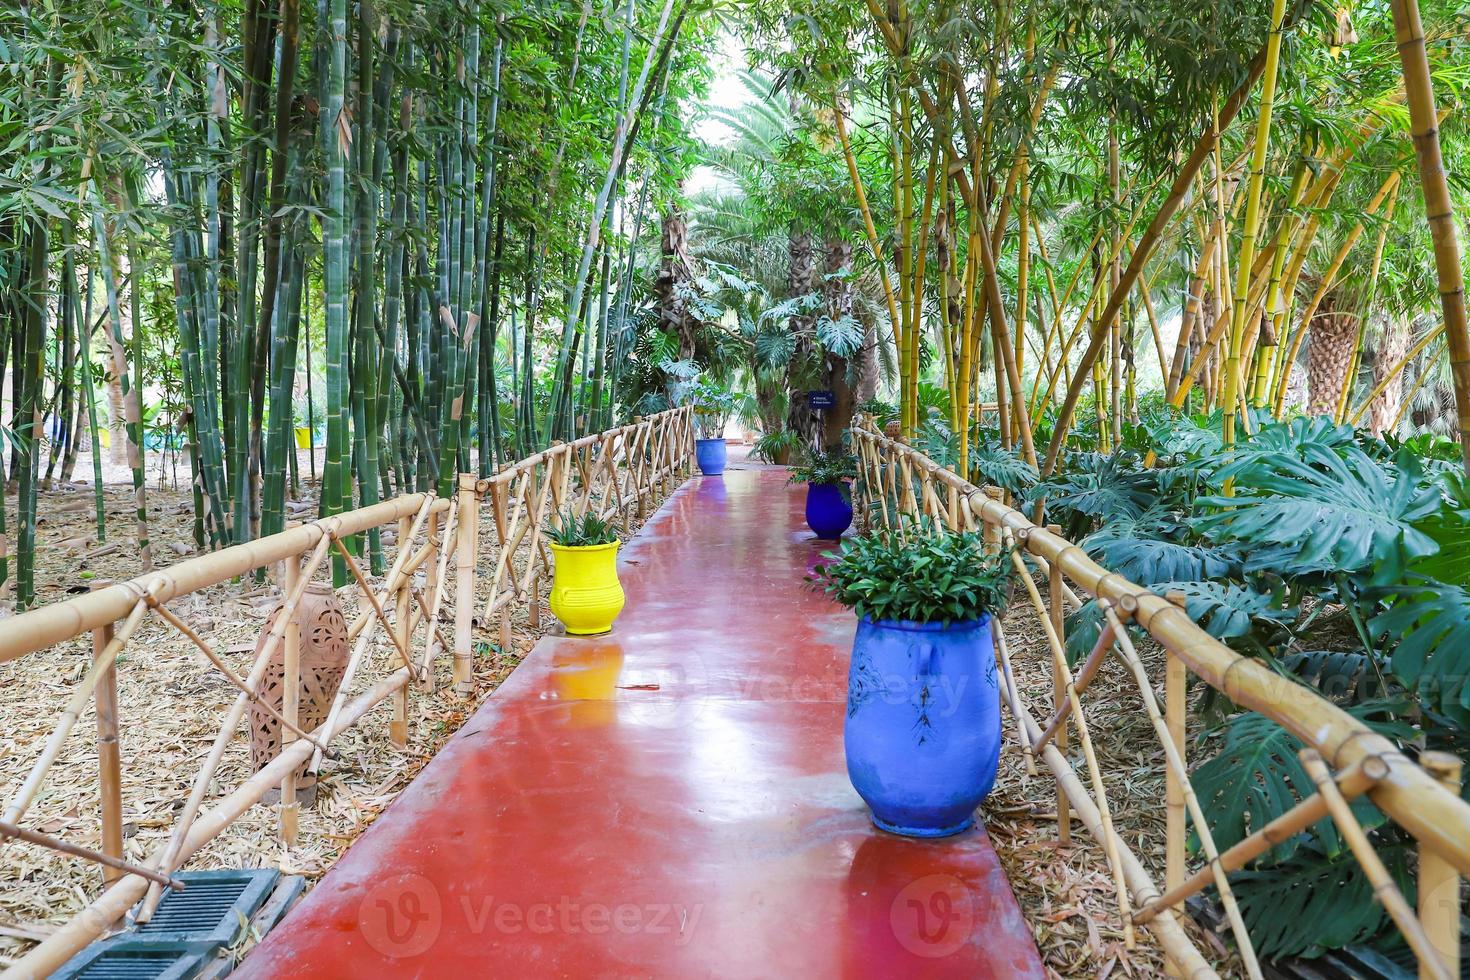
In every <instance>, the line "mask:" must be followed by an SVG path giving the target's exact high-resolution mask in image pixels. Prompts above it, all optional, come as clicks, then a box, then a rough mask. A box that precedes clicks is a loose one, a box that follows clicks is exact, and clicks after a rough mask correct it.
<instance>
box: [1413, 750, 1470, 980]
mask: <svg viewBox="0 0 1470 980" xmlns="http://www.w3.org/2000/svg"><path fill="white" fill-rule="evenodd" d="M1419 765H1421V766H1423V767H1424V769H1425V771H1427V772H1428V773H1429V774H1430V775H1431V776H1433V777H1434V778H1435V779H1437V780H1439V782H1440V785H1442V786H1443V787H1444V788H1445V789H1447V790H1449V791H1450V792H1451V793H1454V794H1455V795H1456V796H1459V795H1460V774H1461V770H1462V763H1461V761H1460V758H1459V756H1456V755H1454V754H1453V753H1450V752H1424V753H1421V754H1420V756H1419ZM1419 921H1420V922H1422V923H1424V932H1425V933H1426V934H1427V935H1428V936H1429V941H1430V943H1431V944H1433V946H1434V948H1435V950H1436V951H1437V952H1438V953H1439V956H1440V959H1442V960H1444V965H1445V969H1446V970H1448V971H1449V973H1450V975H1451V976H1455V977H1458V976H1459V975H1460V875H1459V873H1458V872H1457V871H1456V870H1455V868H1454V865H1452V864H1450V863H1449V862H1448V861H1446V860H1445V859H1444V858H1442V857H1440V856H1439V855H1438V854H1437V853H1435V851H1434V849H1433V848H1432V847H1428V846H1426V845H1424V844H1420V845H1419ZM1433 975H1434V974H1433V972H1432V971H1431V970H1430V969H1429V968H1428V967H1427V966H1426V964H1424V963H1422V962H1421V963H1420V964H1419V976H1420V978H1421V980H1428V978H1430V977H1432V976H1433Z"/></svg>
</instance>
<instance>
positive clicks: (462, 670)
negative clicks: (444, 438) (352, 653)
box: [429, 473, 480, 696]
mask: <svg viewBox="0 0 1470 980" xmlns="http://www.w3.org/2000/svg"><path fill="white" fill-rule="evenodd" d="M478 486H479V485H478V483H477V481H476V480H475V477H474V476H473V475H471V474H469V473H461V474H460V475H459V492H458V493H457V494H456V505H457V506H458V508H459V517H458V525H459V531H458V535H459V536H458V538H457V539H456V542H455V544H456V549H455V551H456V553H455V569H454V571H455V577H456V583H455V588H454V599H455V602H454V693H455V694H458V695H461V696H468V695H470V694H473V693H474V690H475V648H474V635H473V631H474V624H475V545H476V544H477V543H478V541H479V537H480V534H479V527H480V520H479V518H480V494H479V489H478ZM429 625H430V631H431V632H432V630H433V624H432V623H431V624H429Z"/></svg>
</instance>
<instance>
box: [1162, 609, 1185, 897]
mask: <svg viewBox="0 0 1470 980" xmlns="http://www.w3.org/2000/svg"><path fill="white" fill-rule="evenodd" d="M1166 598H1168V600H1169V601H1170V602H1172V603H1173V604H1174V605H1175V607H1176V608H1182V607H1183V606H1184V594H1183V593H1181V592H1170V593H1169V594H1168V596H1167V597H1166ZM1188 697H1189V670H1188V668H1187V667H1185V666H1184V662H1183V661H1182V660H1180V659H1179V658H1178V657H1177V656H1175V655H1174V652H1173V651H1172V650H1169V649H1167V648H1165V651H1164V715H1165V719H1166V727H1167V728H1168V739H1169V742H1170V743H1171V744H1172V745H1173V750H1174V752H1175V754H1176V755H1178V756H1179V759H1180V762H1181V763H1184V762H1185V761H1186V759H1187V755H1186V752H1187V749H1186V745H1185V742H1186V738H1187V735H1188V732H1187V718H1188V713H1189V702H1188ZM1183 768H1184V771H1185V772H1188V766H1187V765H1185V766H1184V767H1183ZM1164 778H1165V783H1164V806H1165V808H1166V809H1165V829H1164V862H1165V871H1164V887H1165V888H1167V889H1174V888H1178V887H1179V886H1180V885H1181V884H1182V883H1183V882H1184V872H1185V866H1184V860H1185V843H1186V841H1185V836H1186V834H1187V833H1188V829H1189V828H1188V824H1187V823H1186V821H1185V813H1184V782H1183V780H1181V779H1180V777H1179V774H1178V773H1177V772H1176V771H1175V768H1174V767H1173V766H1170V767H1169V769H1168V771H1166V772H1165V774H1164Z"/></svg>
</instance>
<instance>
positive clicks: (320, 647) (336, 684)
mask: <svg viewBox="0 0 1470 980" xmlns="http://www.w3.org/2000/svg"><path fill="white" fill-rule="evenodd" d="M282 605H284V601H283V602H282V603H279V604H277V605H276V607H275V608H274V609H272V610H271V613H270V615H269V616H267V617H266V621H265V625H264V626H263V627H261V630H260V635H259V636H258V637H256V640H255V652H256V654H257V655H258V654H259V653H260V649H261V647H263V646H264V645H265V641H266V638H267V637H269V636H270V632H271V629H272V628H273V627H274V626H275V623H276V619H277V617H279V616H280V614H281V607H282ZM295 621H296V625H297V626H298V627H299V628H300V631H301V644H300V651H301V657H300V659H301V681H300V694H299V698H298V701H297V704H298V705H299V706H300V708H299V712H298V720H297V723H298V724H299V725H300V726H301V729H302V730H303V731H307V732H311V731H314V730H315V729H316V728H317V727H318V726H319V725H321V724H322V722H324V721H326V720H327V713H328V712H329V711H331V710H332V700H333V699H334V698H335V697H336V696H337V690H338V688H340V687H341V686H342V676H343V674H345V673H346V672H347V657H348V651H347V620H346V618H345V617H344V616H343V614H342V604H341V603H340V602H338V601H337V596H336V593H334V592H333V591H332V589H331V587H330V586H327V585H323V584H321V583H318V582H313V583H311V584H310V585H308V586H307V587H306V591H305V593H303V594H302V596H301V601H300V602H298V603H297V604H296V615H295ZM285 657H286V651H285V643H284V642H283V643H278V644H276V649H275V652H273V653H272V654H271V659H270V663H269V665H268V666H267V667H266V671H265V679H264V680H263V681H262V682H261V688H260V701H261V702H265V703H266V704H269V705H270V706H271V707H272V708H274V709H275V710H276V711H277V712H279V711H281V710H282V707H281V702H282V695H283V694H284V692H285V686H286V685H285V682H286V669H285ZM280 752H281V723H280V722H279V721H277V720H276V719H275V718H273V717H272V716H271V715H270V714H268V713H267V712H266V711H265V710H263V709H262V708H261V707H260V703H259V702H257V703H253V704H251V706H250V761H251V763H252V764H253V765H254V767H255V770H256V771H257V772H259V771H260V770H261V769H263V768H265V766H266V765H267V764H268V763H269V762H270V761H271V760H273V759H274V758H275V757H276V756H277V755H279V754H280ZM306 766H307V764H306V763H305V762H303V763H302V764H301V768H300V769H299V770H298V771H297V773H296V777H297V784H296V786H297V794H298V796H297V799H298V801H299V802H300V803H301V804H302V805H304V806H310V805H311V804H312V803H313V802H314V801H315V799H316V776H315V775H310V776H308V775H307V774H306ZM277 792H279V791H277Z"/></svg>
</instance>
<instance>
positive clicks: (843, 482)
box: [807, 477, 852, 487]
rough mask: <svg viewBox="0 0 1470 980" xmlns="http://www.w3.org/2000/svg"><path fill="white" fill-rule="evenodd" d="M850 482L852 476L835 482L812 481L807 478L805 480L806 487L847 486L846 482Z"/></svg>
mask: <svg viewBox="0 0 1470 980" xmlns="http://www.w3.org/2000/svg"><path fill="white" fill-rule="evenodd" d="M851 482H852V477H847V478H846V479H844V480H839V481H838V482H836V483H812V482H811V481H810V480H808V481H807V486H808V487H845V486H847V484H849V483H851Z"/></svg>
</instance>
